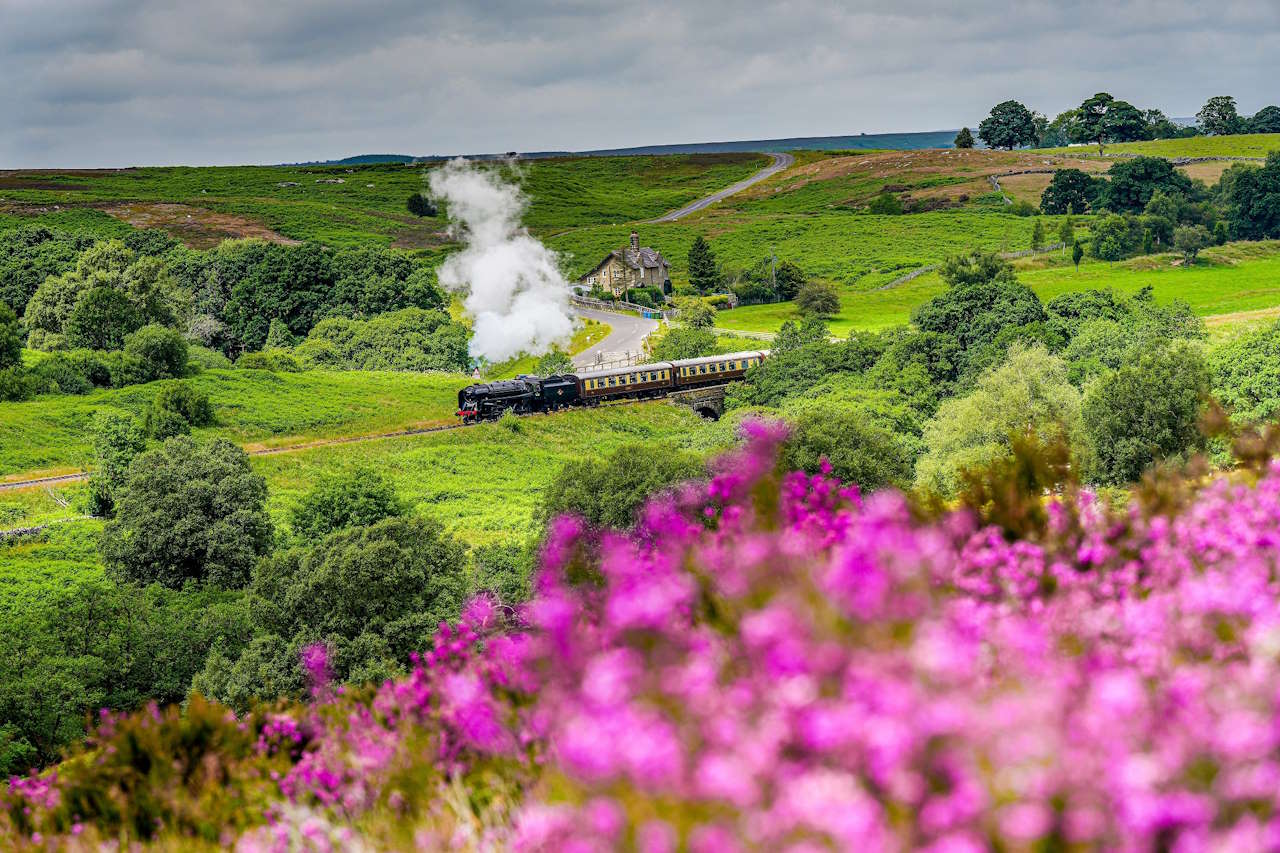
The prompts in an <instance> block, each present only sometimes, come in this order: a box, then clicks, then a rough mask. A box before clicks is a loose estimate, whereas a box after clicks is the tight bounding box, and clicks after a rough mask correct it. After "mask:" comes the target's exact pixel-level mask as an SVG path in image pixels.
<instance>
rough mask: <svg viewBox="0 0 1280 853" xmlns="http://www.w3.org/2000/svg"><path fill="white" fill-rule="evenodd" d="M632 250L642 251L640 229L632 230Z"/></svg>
mask: <svg viewBox="0 0 1280 853" xmlns="http://www.w3.org/2000/svg"><path fill="white" fill-rule="evenodd" d="M631 250H632V251H633V252H638V251H640V232H639V231H632V232H631Z"/></svg>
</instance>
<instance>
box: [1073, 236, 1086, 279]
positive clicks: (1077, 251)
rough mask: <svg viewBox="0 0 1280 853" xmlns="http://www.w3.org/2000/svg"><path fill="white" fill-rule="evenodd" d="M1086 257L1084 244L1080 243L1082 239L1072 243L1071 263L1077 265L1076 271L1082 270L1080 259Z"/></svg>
mask: <svg viewBox="0 0 1280 853" xmlns="http://www.w3.org/2000/svg"><path fill="white" fill-rule="evenodd" d="M1083 257H1084V246H1081V245H1080V241H1079V240H1076V241H1075V242H1074V243H1072V244H1071V263H1073V264H1075V265H1076V272H1080V259H1081V258H1083Z"/></svg>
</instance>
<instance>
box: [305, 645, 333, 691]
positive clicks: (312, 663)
mask: <svg viewBox="0 0 1280 853" xmlns="http://www.w3.org/2000/svg"><path fill="white" fill-rule="evenodd" d="M301 658H302V669H303V670H304V671H305V672H306V674H307V681H308V682H309V683H310V685H311V692H312V694H313V695H316V696H319V695H320V694H321V693H323V692H324V691H325V690H327V689H328V687H329V682H331V681H332V680H333V673H332V672H331V671H330V669H329V649H328V648H327V647H326V646H325V645H324V644H323V643H313V644H312V645H309V646H307V647H306V648H304V649H303V650H302V654H301Z"/></svg>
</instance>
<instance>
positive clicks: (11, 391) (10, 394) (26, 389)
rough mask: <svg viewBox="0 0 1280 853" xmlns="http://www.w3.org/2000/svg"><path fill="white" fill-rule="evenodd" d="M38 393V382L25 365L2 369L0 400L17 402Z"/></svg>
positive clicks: (0, 373) (0, 375)
mask: <svg viewBox="0 0 1280 853" xmlns="http://www.w3.org/2000/svg"><path fill="white" fill-rule="evenodd" d="M35 394H36V384H35V382H34V381H33V379H32V376H31V374H30V373H28V372H27V370H26V369H25V368H23V367H6V368H5V369H3V370H0V400H3V401H5V402H7V403H16V402H20V401H22V400H28V399H30V398H31V397H33V396H35Z"/></svg>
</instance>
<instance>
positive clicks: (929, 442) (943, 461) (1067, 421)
mask: <svg viewBox="0 0 1280 853" xmlns="http://www.w3.org/2000/svg"><path fill="white" fill-rule="evenodd" d="M1079 420H1080V392H1079V391H1077V390H1076V389H1075V388H1074V387H1073V386H1072V385H1071V383H1070V382H1068V381H1067V366H1066V363H1065V362H1064V361H1063V360H1062V359H1060V358H1057V357H1055V356H1052V355H1050V354H1049V353H1048V351H1046V350H1045V349H1044V348H1043V347H1039V346H1032V347H1025V348H1024V347H1022V346H1014V347H1013V348H1012V349H1010V351H1009V355H1008V357H1007V359H1006V360H1005V362H1004V364H1002V365H1000V366H998V367H996V368H994V369H992V370H990V371H988V372H987V373H985V374H983V375H982V376H981V377H980V378H979V379H978V382H977V385H976V387H975V388H974V391H973V392H972V393H971V394H969V395H968V396H966V397H959V398H953V399H951V400H947V401H944V402H943V403H942V405H941V406H940V407H939V408H938V413H937V414H936V415H935V416H934V418H933V419H932V420H931V421H930V422H929V423H927V424H926V425H925V428H924V444H925V447H926V448H928V450H927V451H926V453H925V455H924V456H922V457H921V458H920V461H919V462H918V463H916V477H917V481H918V482H919V483H920V484H921V485H924V486H927V487H928V488H931V489H933V490H935V491H937V492H938V493H940V494H942V495H944V496H947V497H950V496H951V495H954V494H955V491H956V489H957V488H958V487H959V485H960V474H961V472H962V471H964V470H965V469H971V468H976V467H980V466H984V465H988V464H990V463H991V462H993V461H995V460H996V459H998V458H1001V457H1004V456H1007V455H1008V454H1009V452H1010V447H1011V442H1010V439H1011V437H1013V436H1026V435H1029V434H1034V435H1036V436H1038V437H1039V438H1041V439H1042V440H1054V439H1064V440H1070V439H1072V438H1073V437H1074V436H1075V434H1076V432H1077V430H1078V427H1079Z"/></svg>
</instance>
